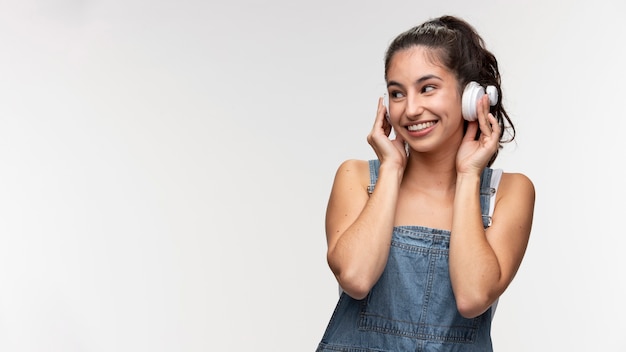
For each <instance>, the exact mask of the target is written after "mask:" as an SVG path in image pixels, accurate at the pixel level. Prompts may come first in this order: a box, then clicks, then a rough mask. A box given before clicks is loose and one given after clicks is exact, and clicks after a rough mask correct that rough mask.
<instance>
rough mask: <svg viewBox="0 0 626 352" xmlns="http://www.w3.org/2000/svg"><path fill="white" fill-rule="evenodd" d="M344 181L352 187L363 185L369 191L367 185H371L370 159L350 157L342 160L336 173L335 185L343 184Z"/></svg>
mask: <svg viewBox="0 0 626 352" xmlns="http://www.w3.org/2000/svg"><path fill="white" fill-rule="evenodd" d="M338 183H339V184H338ZM344 183H347V184H350V185H352V187H354V186H355V185H361V186H363V187H364V189H365V190H366V191H367V186H368V185H369V161H367V160H357V159H348V160H345V161H344V162H342V163H341V165H339V168H338V169H337V173H336V175H335V186H341V184H344Z"/></svg>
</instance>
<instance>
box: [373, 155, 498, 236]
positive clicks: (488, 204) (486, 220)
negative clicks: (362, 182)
mask: <svg viewBox="0 0 626 352" xmlns="http://www.w3.org/2000/svg"><path fill="white" fill-rule="evenodd" d="M368 162H369V167H370V184H369V186H367V192H368V193H369V194H372V192H374V187H375V186H376V181H378V169H379V168H380V160H378V159H373V160H369V161H368ZM501 177H502V169H491V168H488V167H487V168H485V169H484V170H483V173H482V174H481V175H480V209H481V212H482V217H483V226H484V227H485V228H487V227H489V226H491V217H492V216H493V211H494V209H495V206H496V192H497V191H498V185H499V184H500V178H501Z"/></svg>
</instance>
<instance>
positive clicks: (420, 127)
mask: <svg viewBox="0 0 626 352" xmlns="http://www.w3.org/2000/svg"><path fill="white" fill-rule="evenodd" d="M434 124H435V122H433V121H429V122H424V123H418V124H417V125H410V126H408V127H407V128H408V129H409V131H412V132H417V131H421V130H424V129H426V128H428V127H430V126H432V125H434Z"/></svg>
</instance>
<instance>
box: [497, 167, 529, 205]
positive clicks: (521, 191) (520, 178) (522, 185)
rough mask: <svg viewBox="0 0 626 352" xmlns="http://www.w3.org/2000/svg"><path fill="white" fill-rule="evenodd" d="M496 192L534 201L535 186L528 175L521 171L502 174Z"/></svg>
mask: <svg viewBox="0 0 626 352" xmlns="http://www.w3.org/2000/svg"><path fill="white" fill-rule="evenodd" d="M499 189H500V190H501V191H500V190H499V191H498V193H499V194H501V195H504V196H508V195H513V196H514V197H523V198H526V199H528V200H532V202H534V199H535V186H534V184H533V182H532V181H531V180H530V178H528V176H526V175H524V174H521V173H508V172H505V173H503V174H502V179H501V180H500V186H499Z"/></svg>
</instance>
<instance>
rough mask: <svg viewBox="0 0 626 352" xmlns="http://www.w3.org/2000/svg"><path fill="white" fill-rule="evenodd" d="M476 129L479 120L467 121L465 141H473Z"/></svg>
mask: <svg viewBox="0 0 626 352" xmlns="http://www.w3.org/2000/svg"><path fill="white" fill-rule="evenodd" d="M476 131H478V121H470V122H468V123H467V130H466V131H465V136H463V140H464V141H473V140H474V138H475V137H476Z"/></svg>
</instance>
